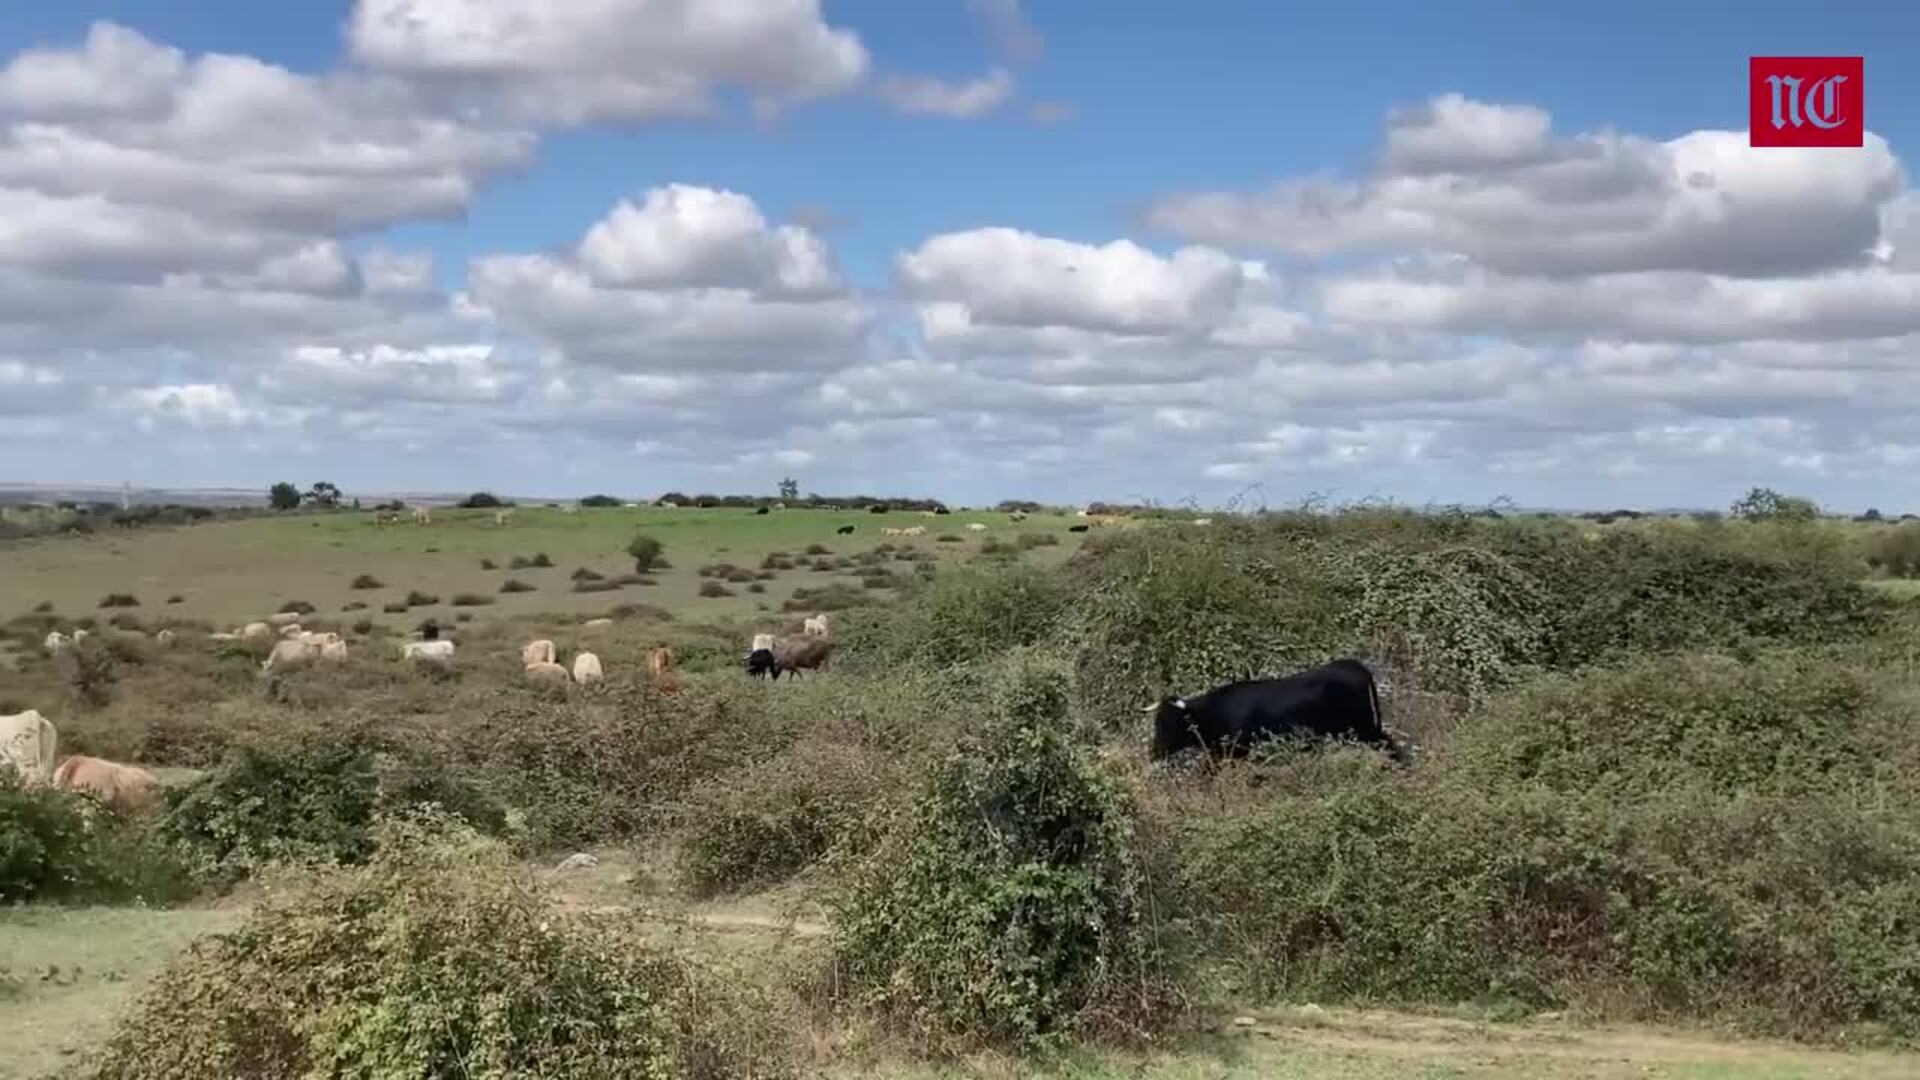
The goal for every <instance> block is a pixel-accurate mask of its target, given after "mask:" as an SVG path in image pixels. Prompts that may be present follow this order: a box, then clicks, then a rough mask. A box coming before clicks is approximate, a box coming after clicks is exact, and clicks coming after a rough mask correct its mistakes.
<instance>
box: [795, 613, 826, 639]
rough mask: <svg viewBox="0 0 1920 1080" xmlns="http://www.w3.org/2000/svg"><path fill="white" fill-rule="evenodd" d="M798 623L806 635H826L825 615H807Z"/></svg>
mask: <svg viewBox="0 0 1920 1080" xmlns="http://www.w3.org/2000/svg"><path fill="white" fill-rule="evenodd" d="M800 625H801V629H802V630H803V631H804V632H805V633H806V635H807V636H808V637H826V636H827V617H826V616H825V615H809V616H807V618H806V621H805V622H803V623H801V624H800Z"/></svg>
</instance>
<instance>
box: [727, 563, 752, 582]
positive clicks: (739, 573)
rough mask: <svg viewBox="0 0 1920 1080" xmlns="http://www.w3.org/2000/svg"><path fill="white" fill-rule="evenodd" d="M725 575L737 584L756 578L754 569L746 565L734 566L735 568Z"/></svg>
mask: <svg viewBox="0 0 1920 1080" xmlns="http://www.w3.org/2000/svg"><path fill="white" fill-rule="evenodd" d="M724 577H725V578H726V580H728V581H731V582H733V583H734V584H736V585H738V584H741V583H743V582H748V581H752V580H754V576H753V571H751V570H748V569H747V568H746V567H744V566H736V567H734V568H733V569H731V570H729V571H727V572H726V574H725V575H724Z"/></svg>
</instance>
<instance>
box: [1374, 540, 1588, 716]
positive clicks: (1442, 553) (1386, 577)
mask: <svg viewBox="0 0 1920 1080" xmlns="http://www.w3.org/2000/svg"><path fill="white" fill-rule="evenodd" d="M1354 557H1356V558H1362V559H1364V560H1366V562H1367V563H1368V566H1367V567H1366V570H1365V572H1364V575H1363V577H1362V580H1363V582H1364V584H1363V586H1362V589H1361V593H1360V602H1359V604H1358V605H1357V608H1356V611H1355V619H1356V621H1357V622H1358V624H1359V625H1360V626H1361V627H1363V628H1364V629H1365V630H1367V631H1368V632H1369V633H1370V634H1371V635H1373V636H1374V637H1376V638H1388V639H1390V640H1392V641H1393V643H1394V644H1395V645H1397V646H1398V647H1400V648H1402V649H1405V650H1406V652H1407V653H1408V655H1409V662H1408V663H1407V665H1406V666H1407V668H1408V669H1409V670H1410V672H1411V673H1412V674H1414V675H1416V676H1417V677H1420V678H1421V681H1422V683H1423V684H1424V685H1426V686H1429V687H1432V688H1435V689H1438V690H1442V691H1445V692H1451V693H1458V694H1464V695H1466V696H1467V697H1469V698H1472V699H1478V698H1481V697H1484V696H1485V695H1486V694H1487V693H1489V692H1491V691H1493V690H1495V689H1498V688H1500V687H1503V686H1507V685H1509V684H1511V683H1512V682H1513V680H1514V679H1515V678H1516V677H1517V676H1518V675H1519V674H1520V673H1521V672H1523V671H1525V670H1527V669H1528V668H1529V667H1533V666H1536V665H1539V664H1541V663H1543V662H1544V661H1545V660H1546V659H1547V654H1546V648H1547V636H1548V633H1549V620H1550V619H1551V597H1550V596H1549V595H1548V594H1547V592H1546V590H1545V589H1544V588H1542V587H1541V585H1540V584H1539V582H1537V581H1535V580H1534V579H1533V577H1532V576H1531V575H1529V574H1527V573H1526V572H1525V571H1523V570H1520V569H1518V568H1517V567H1515V566H1514V565H1513V564H1512V563H1510V562H1509V561H1508V560H1506V559H1504V558H1502V557H1501V556H1499V555H1497V554H1494V553H1493V552H1490V551H1487V550H1485V549H1483V548H1480V547H1474V546H1465V545H1462V546H1457V547H1445V548H1439V549H1437V550H1432V551H1421V552H1413V553H1405V554H1402V553H1397V552H1392V553H1390V552H1374V553H1368V554H1366V555H1362V556H1354Z"/></svg>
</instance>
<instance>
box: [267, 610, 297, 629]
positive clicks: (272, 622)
mask: <svg viewBox="0 0 1920 1080" xmlns="http://www.w3.org/2000/svg"><path fill="white" fill-rule="evenodd" d="M299 621H300V613H299V612H297V611H281V612H276V613H275V614H272V615H269V616H267V625H268V626H273V627H278V628H281V629H284V628H286V627H289V626H292V625H294V624H295V623H298V622H299Z"/></svg>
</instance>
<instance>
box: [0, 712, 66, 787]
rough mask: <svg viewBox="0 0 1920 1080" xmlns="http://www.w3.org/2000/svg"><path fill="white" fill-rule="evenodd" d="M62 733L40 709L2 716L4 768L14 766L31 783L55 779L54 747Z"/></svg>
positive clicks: (0, 765)
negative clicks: (56, 729) (41, 713)
mask: <svg viewBox="0 0 1920 1080" xmlns="http://www.w3.org/2000/svg"><path fill="white" fill-rule="evenodd" d="M58 738H59V732H57V731H55V730H54V729H53V722H52V721H51V720H48V719H47V718H46V717H44V716H41V715H40V711H39V710H38V709H28V710H27V711H26V712H22V713H13V714H12V715H9V716H0V769H12V770H13V771H14V772H16V773H18V774H20V779H21V780H22V781H24V782H25V783H27V784H30V785H31V784H46V783H50V782H52V780H53V748H54V743H55V742H56V741H57V740H58Z"/></svg>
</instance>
